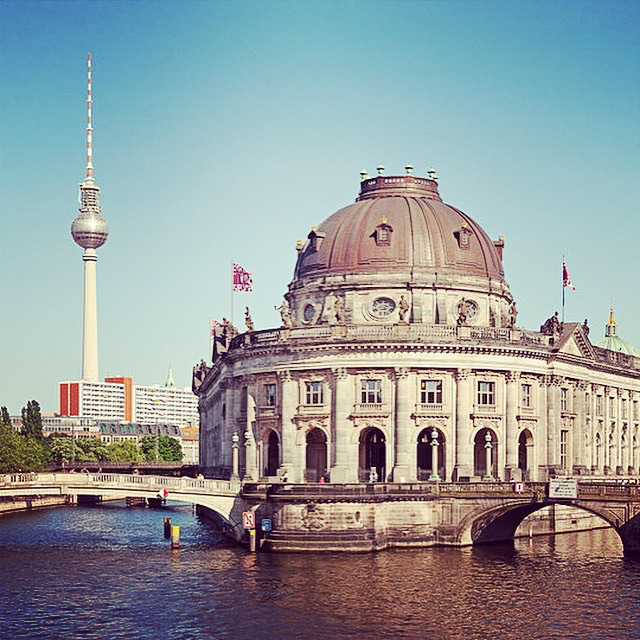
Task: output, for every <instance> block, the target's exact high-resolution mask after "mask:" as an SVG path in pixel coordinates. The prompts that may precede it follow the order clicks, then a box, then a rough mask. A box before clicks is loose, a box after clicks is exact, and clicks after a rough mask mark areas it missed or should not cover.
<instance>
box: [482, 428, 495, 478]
mask: <svg viewBox="0 0 640 640" xmlns="http://www.w3.org/2000/svg"><path fill="white" fill-rule="evenodd" d="M484 439H485V445H484V451H485V465H486V468H485V474H484V476H483V477H482V479H483V480H493V476H492V475H491V449H492V448H493V445H492V444H491V434H490V433H489V432H488V431H487V435H486V436H485V437H484Z"/></svg>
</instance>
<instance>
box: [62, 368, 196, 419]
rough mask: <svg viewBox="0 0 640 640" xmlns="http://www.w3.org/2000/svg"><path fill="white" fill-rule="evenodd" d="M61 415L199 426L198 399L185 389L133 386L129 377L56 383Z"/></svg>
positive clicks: (170, 381) (169, 381) (170, 379)
mask: <svg viewBox="0 0 640 640" xmlns="http://www.w3.org/2000/svg"><path fill="white" fill-rule="evenodd" d="M59 391H60V405H59V413H60V415H61V416H82V417H86V418H94V419H97V420H103V421H104V420H106V421H109V420H116V421H123V422H131V423H132V422H139V423H143V424H172V425H177V426H189V425H196V426H197V425H198V420H199V415H198V398H197V396H196V395H194V393H193V391H192V390H191V389H189V388H188V387H184V388H179V387H176V386H175V384H174V383H173V376H172V375H171V371H169V376H168V378H167V383H166V384H165V385H164V386H162V385H159V384H156V385H151V386H144V385H134V384H133V381H132V379H131V378H127V377H122V376H120V377H110V378H105V380H104V382H91V381H89V380H76V381H67V382H60V383H59Z"/></svg>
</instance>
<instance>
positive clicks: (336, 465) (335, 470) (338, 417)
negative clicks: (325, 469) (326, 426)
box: [329, 368, 358, 483]
mask: <svg viewBox="0 0 640 640" xmlns="http://www.w3.org/2000/svg"><path fill="white" fill-rule="evenodd" d="M333 379H334V390H335V392H334V394H333V401H334V411H333V415H334V416H335V427H334V428H335V433H334V439H333V440H334V443H335V445H334V446H335V452H334V453H335V455H334V459H333V464H332V466H331V470H330V472H329V477H330V480H331V482H337V483H347V482H358V461H357V460H351V444H350V442H349V436H350V434H351V430H352V429H353V425H352V423H351V421H350V420H349V415H350V414H351V411H352V410H353V390H352V387H351V378H350V377H349V373H348V371H347V370H346V369H344V368H339V369H334V370H333Z"/></svg>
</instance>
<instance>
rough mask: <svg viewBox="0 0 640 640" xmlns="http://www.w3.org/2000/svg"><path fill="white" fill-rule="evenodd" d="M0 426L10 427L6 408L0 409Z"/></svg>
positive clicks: (9, 417) (9, 418)
mask: <svg viewBox="0 0 640 640" xmlns="http://www.w3.org/2000/svg"><path fill="white" fill-rule="evenodd" d="M0 424H6V425H7V427H10V426H11V416H10V415H9V411H8V410H7V407H2V409H0Z"/></svg>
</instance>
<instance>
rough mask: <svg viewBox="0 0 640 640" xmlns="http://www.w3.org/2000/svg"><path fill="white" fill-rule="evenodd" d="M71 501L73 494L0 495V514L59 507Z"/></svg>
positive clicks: (71, 502)
mask: <svg viewBox="0 0 640 640" xmlns="http://www.w3.org/2000/svg"><path fill="white" fill-rule="evenodd" d="M73 502H74V501H73V496H39V495H28V496H2V497H0V514H3V513H12V512H14V511H31V510H32V509H45V508H47V507H60V506H64V505H69V504H73Z"/></svg>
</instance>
